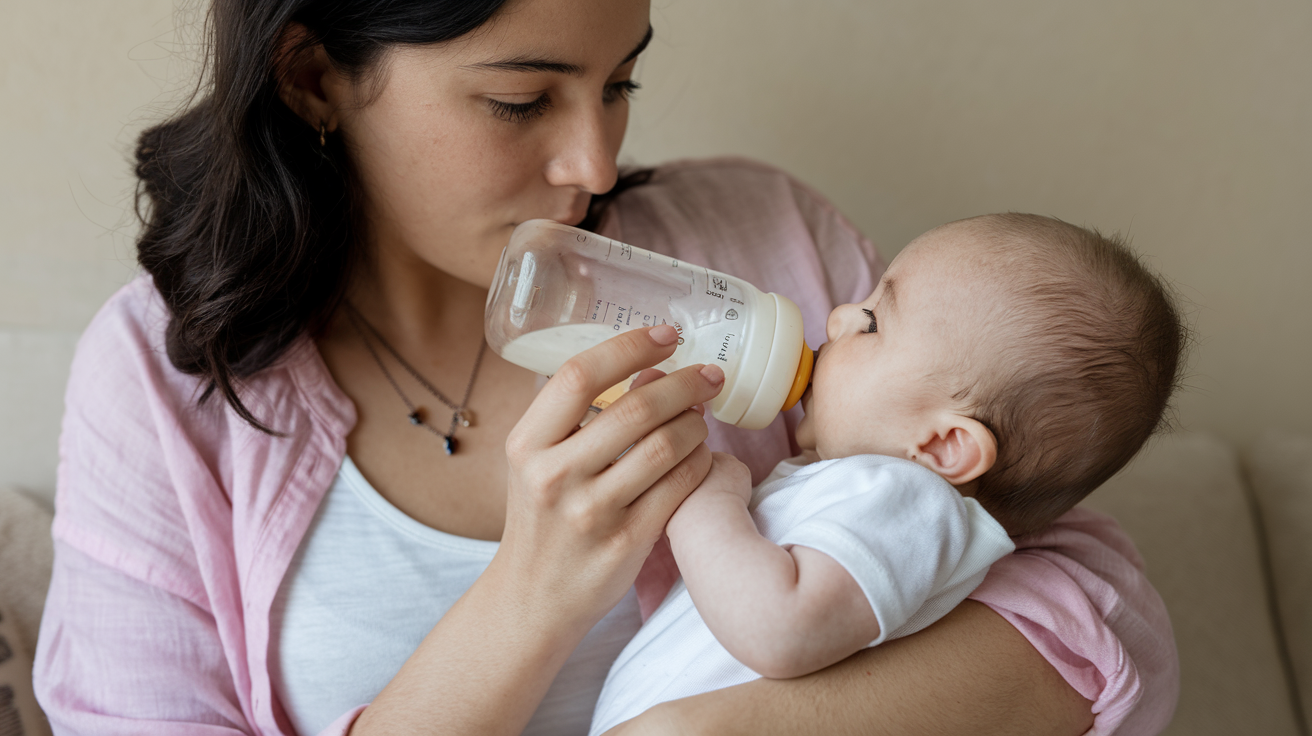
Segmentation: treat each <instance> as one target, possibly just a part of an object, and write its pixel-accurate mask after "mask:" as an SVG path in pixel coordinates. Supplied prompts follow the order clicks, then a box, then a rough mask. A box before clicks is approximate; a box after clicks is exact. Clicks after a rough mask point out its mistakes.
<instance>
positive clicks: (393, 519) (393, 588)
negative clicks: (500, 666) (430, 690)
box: [270, 457, 641, 736]
mask: <svg viewBox="0 0 1312 736" xmlns="http://www.w3.org/2000/svg"><path fill="white" fill-rule="evenodd" d="M498 545H499V543H498V542H488V541H484V540H479V539H469V538H466V537H458V536H455V535H452V534H447V533H445V532H440V531H438V530H436V529H433V528H431V527H428V526H425V525H423V524H421V523H419V522H418V521H415V520H414V519H412V518H410V517H409V516H406V515H405V514H404V513H402V512H401V510H400V509H398V508H396V507H395V506H393V505H391V504H390V503H388V502H387V501H386V500H385V499H384V498H383V497H382V496H380V495H379V494H378V492H377V491H375V490H374V489H373V487H372V486H370V485H369V482H368V481H366V480H365V479H364V476H363V475H361V474H360V471H359V470H358V469H357V468H356V467H355V464H354V463H352V462H351V459H350V458H349V457H348V458H346V459H345V460H344V461H343V463H342V467H341V469H340V470H338V472H337V477H336V478H335V479H334V480H333V485H332V488H331V489H330V490H329V491H328V494H327V495H326V496H325V497H324V500H323V503H321V504H320V506H319V509H318V511H317V512H316V514H315V517H314V520H313V521H312V522H311V523H310V528H309V530H308V531H307V532H306V534H305V538H304V539H303V540H301V544H300V547H299V548H298V549H297V551H296V556H295V558H293V560H292V563H291V566H290V567H289V568H288V570H287V574H286V575H285V576H284V577H283V581H282V585H281V587H280V588H279V590H278V596H277V598H276V599H275V601H274V605H273V610H272V612H271V621H270V625H271V628H272V631H271V641H272V643H273V651H272V652H271V653H270V663H271V666H272V670H273V671H272V673H271V674H272V678H273V687H274V690H275V692H276V693H277V694H278V698H279V699H280V700H281V702H282V705H283V708H284V709H285V710H286V711H287V714H288V716H289V717H290V718H291V721H292V723H293V724H294V725H295V727H296V730H297V732H298V733H299V734H301V736H313V734H317V733H319V732H320V731H321V730H323V728H325V727H326V726H328V725H329V724H330V723H332V722H333V721H334V720H336V719H337V718H338V717H339V716H341V715H342V714H343V713H345V712H346V711H348V710H350V709H351V708H354V707H355V706H357V705H363V704H365V703H369V702H371V701H372V700H373V699H374V698H375V697H376V696H377V695H378V693H379V692H381V691H382V689H383V687H384V686H386V685H387V683H388V682H389V681H390V680H391V679H392V677H393V676H394V675H395V674H396V673H397V672H398V671H399V670H400V669H401V665H402V664H403V663H404V662H405V660H406V659H408V658H409V657H410V655H411V654H412V653H413V652H414V651H415V649H416V648H418V646H419V643H420V641H421V640H423V638H424V636H426V635H427V634H428V632H429V630H431V629H432V628H433V626H434V625H436V624H437V621H438V619H440V618H441V617H442V615H443V614H444V613H446V611H447V609H448V608H450V607H451V606H452V604H454V603H455V602H456V600H457V599H458V598H459V597H460V596H462V595H464V593H465V591H466V590H468V589H469V587H470V586H471V585H472V584H473V583H474V580H475V579H476V578H478V576H479V575H480V574H482V572H483V570H484V569H485V568H486V567H487V565H488V563H489V562H491V561H492V555H493V554H494V553H495V552H496V550H497V547H498ZM640 625H641V618H640V616H639V613H638V603H637V597H636V596H635V594H634V592H633V590H632V589H630V590H629V593H628V595H626V596H625V597H624V599H623V600H622V601H620V604H619V605H618V606H616V607H615V609H614V610H613V611H611V612H610V613H609V614H607V615H606V617H605V618H603V619H602V620H601V621H600V622H599V623H598V624H597V625H596V626H594V627H593V629H592V631H590V632H589V633H588V635H587V636H586V637H585V638H584V639H583V641H582V643H581V644H579V646H578V648H577V649H576V650H574V653H573V654H571V655H570V657H569V659H568V660H567V661H566V662H565V666H564V667H563V668H562V669H561V671H560V673H559V674H557V675H556V679H555V681H553V682H552V684H551V688H550V689H549V690H548V691H547V695H546V697H545V698H544V699H543V701H542V704H541V705H540V706H539V707H538V709H537V712H535V713H534V714H533V718H532V720H530V721H529V724H528V727H527V728H525V729H524V732H523V733H524V734H526V735H529V734H532V735H534V736H578V734H585V733H587V731H588V724H589V722H590V721H591V719H592V709H593V706H594V705H595V703H596V701H597V695H598V694H599V693H600V692H601V686H602V683H603V682H604V681H605V679H606V672H607V671H608V670H609V668H610V664H611V662H612V661H614V659H615V657H616V656H617V655H618V654H619V653H620V651H621V650H622V649H623V648H624V645H625V644H626V643H627V642H628V641H629V639H631V638H633V635H634V633H636V632H637V630H638V627H639V626H640Z"/></svg>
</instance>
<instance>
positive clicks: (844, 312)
mask: <svg viewBox="0 0 1312 736" xmlns="http://www.w3.org/2000/svg"><path fill="white" fill-rule="evenodd" d="M860 316H861V307H859V306H857V305H855V304H843V305H840V306H837V307H834V310H833V311H832V312H830V313H829V319H828V320H826V321H825V334H826V335H827V336H828V337H829V341H830V342H833V341H834V340H837V339H838V338H839V337H841V336H843V335H846V334H848V333H851V332H856V331H857V330H859V329H860V321H861V320H860V319H858V317H860Z"/></svg>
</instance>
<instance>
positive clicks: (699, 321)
mask: <svg viewBox="0 0 1312 736" xmlns="http://www.w3.org/2000/svg"><path fill="white" fill-rule="evenodd" d="M662 324H669V325H673V326H674V328H675V329H676V330H678V332H679V340H678V345H677V347H676V349H675V351H674V355H672V356H670V358H669V359H667V360H666V361H664V362H663V363H661V364H660V365H658V366H656V367H657V368H660V369H661V370H663V371H666V372H670V371H674V370H677V369H679V368H682V367H684V366H687V365H693V364H696V363H706V364H712V363H713V364H715V365H718V366H720V368H721V369H723V370H724V388H723V389H721V391H720V393H719V395H718V396H716V397H715V399H714V400H712V402H711V414H712V415H713V416H714V417H715V418H716V419H719V420H720V421H722V422H727V423H729V424H735V425H737V426H739V427H744V428H746V429H760V428H762V427H765V426H767V425H768V424H770V422H771V421H773V420H774V418H775V415H777V414H778V413H779V412H780V411H785V410H787V409H791V408H792V407H793V405H794V404H796V403H797V400H798V399H799V398H801V396H802V392H803V391H804V390H805V389H806V386H807V383H808V382H810V380H811V365H812V360H813V355H812V353H811V351H810V350H809V349H808V348H807V346H806V343H805V341H804V340H803V339H802V313H801V311H799V310H798V308H797V305H796V304H794V303H793V302H792V301H791V300H789V299H787V298H786V297H782V296H780V295H778V294H774V293H766V292H762V291H760V290H759V289H757V288H756V287H754V286H752V285H751V284H749V283H747V282H746V281H743V280H741V279H737V278H734V277H733V276H730V275H728V274H724V273H720V272H719V271H712V270H710V269H707V268H702V267H701V266H695V265H693V264H691V263H684V262H682V261H679V260H678V259H675V258H670V257H669V256H663V255H660V254H657V253H652V252H650V251H646V250H643V249H642V248H636V247H634V246H632V245H626V244H624V243H620V242H616V241H614V240H610V239H609V238H603V237H601V236H599V235H595V234H593V233H590V232H587V231H585V230H579V229H578V228H573V227H569V226H568V225H562V224H560V223H558V222H553V221H551V220H529V221H528V222H525V223H523V224H521V225H520V226H519V227H517V228H515V232H514V234H513V235H511V237H510V244H509V245H508V246H506V249H505V251H504V252H502V254H501V262H500V263H498V264H497V272H496V276H495V277H493V280H492V288H491V290H489V291H488V295H487V311H486V313H485V316H484V329H485V332H486V333H487V344H488V346H489V347H491V348H492V349H493V350H494V351H496V352H497V354H499V355H500V356H501V357H503V358H505V359H506V360H508V361H510V362H511V363H515V364H517V365H521V366H523V367H525V368H528V369H529V370H532V371H536V372H538V373H541V374H543V375H548V376H549V375H552V374H554V373H555V372H556V371H557V370H559V369H560V366H561V365H562V364H563V363H565V361H567V360H569V359H570V358H572V357H574V356H575V355H577V354H579V353H581V352H583V351H584V350H587V349H588V348H590V347H592V346H594V345H596V344H598V343H600V342H602V341H603V340H606V339H607V338H610V337H612V336H614V335H617V334H619V333H621V332H625V331H628V330H633V329H637V328H639V327H653V326H655V325H662ZM626 384H627V382H626ZM612 391H614V390H612ZM612 391H608V392H607V394H606V395H612ZM612 400H613V398H612Z"/></svg>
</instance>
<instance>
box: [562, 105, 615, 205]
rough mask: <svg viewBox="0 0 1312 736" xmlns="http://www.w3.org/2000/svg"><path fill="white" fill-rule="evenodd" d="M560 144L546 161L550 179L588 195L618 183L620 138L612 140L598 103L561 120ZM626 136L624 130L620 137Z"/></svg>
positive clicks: (606, 190)
mask: <svg viewBox="0 0 1312 736" xmlns="http://www.w3.org/2000/svg"><path fill="white" fill-rule="evenodd" d="M560 122H561V124H562V128H561V132H560V137H559V139H558V140H559V147H558V148H557V151H556V154H555V155H554V156H553V157H552V159H551V161H550V162H549V163H548V164H547V172H546V174H547V182H548V183H549V184H551V185H552V186H558V187H564V186H573V187H578V188H579V189H582V190H583V191H585V192H588V193H589V194H604V193H606V192H608V191H610V190H611V188H612V187H614V186H615V180H616V178H617V177H618V171H617V169H616V166H615V158H616V156H617V155H618V154H619V141H618V140H616V141H612V140H611V138H612V131H611V130H610V128H611V127H613V126H612V125H608V122H610V121H608V120H607V119H606V111H605V109H604V108H602V107H600V106H597V107H595V108H590V109H587V110H580V112H579V114H578V115H575V116H571V117H570V118H568V119H565V120H561V121H560ZM618 137H620V138H623V131H621V132H620V134H619V136H618Z"/></svg>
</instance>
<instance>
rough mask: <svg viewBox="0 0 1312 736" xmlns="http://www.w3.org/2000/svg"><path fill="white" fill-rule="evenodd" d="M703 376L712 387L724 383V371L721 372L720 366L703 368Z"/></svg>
mask: <svg viewBox="0 0 1312 736" xmlns="http://www.w3.org/2000/svg"><path fill="white" fill-rule="evenodd" d="M701 374H702V377H703V378H705V379H706V381H707V382H708V383H710V384H711V385H712V386H719V385H720V384H722V383H724V371H722V370H720V366H718V365H704V366H702V370H701Z"/></svg>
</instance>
